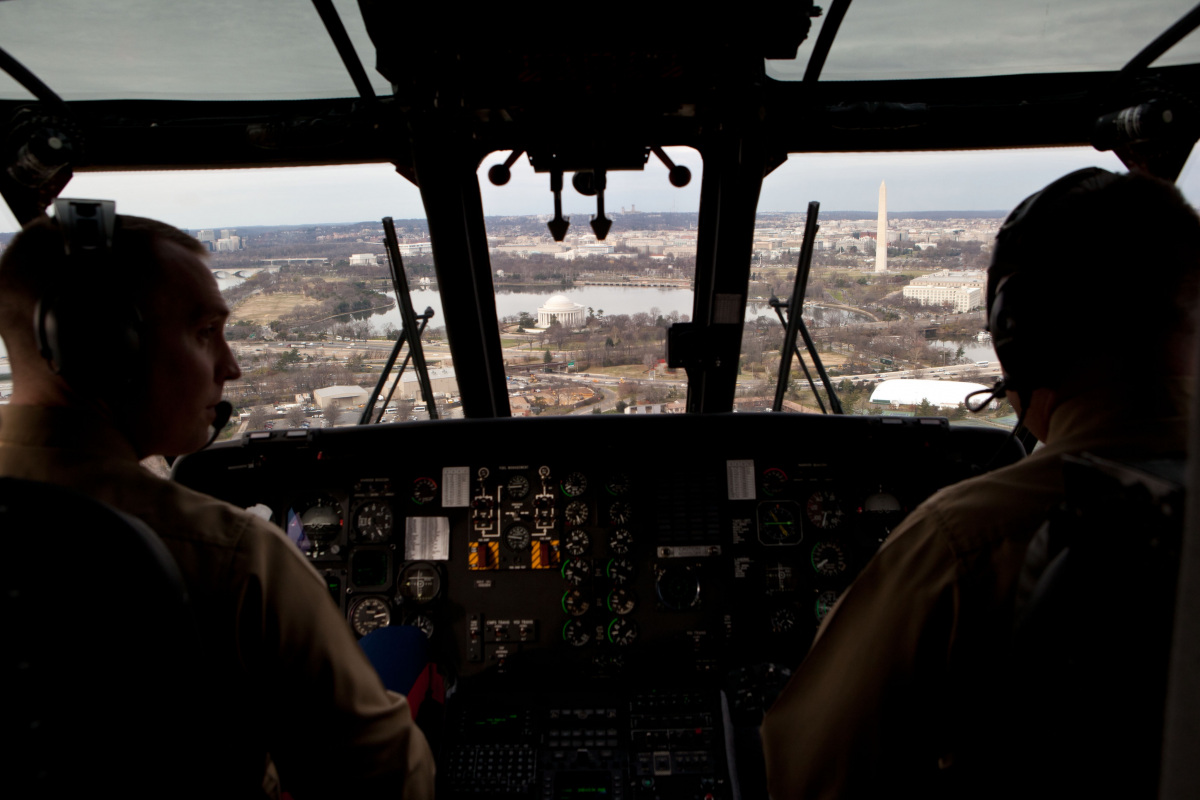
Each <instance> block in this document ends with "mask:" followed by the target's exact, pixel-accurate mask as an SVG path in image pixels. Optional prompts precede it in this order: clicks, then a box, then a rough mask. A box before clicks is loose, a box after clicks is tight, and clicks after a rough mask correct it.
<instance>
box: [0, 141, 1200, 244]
mask: <svg viewBox="0 0 1200 800" xmlns="http://www.w3.org/2000/svg"><path fill="white" fill-rule="evenodd" d="M668 152H669V153H670V154H671V157H672V159H674V160H675V161H676V163H681V164H684V165H687V166H689V167H690V168H691V169H692V171H693V178H692V181H691V183H690V184H689V185H688V186H686V187H684V188H682V189H676V188H674V187H672V186H671V185H670V184H669V182H668V180H667V174H666V169H665V168H663V167H662V165H661V164H659V163H658V162H657V160H656V159H653V158H652V159H651V160H650V161H649V163H648V164H647V166H646V170H645V171H644V172H613V173H610V175H609V179H608V185H609V189H608V191H607V192H606V196H605V204H606V207H607V208H608V209H610V210H613V211H619V210H620V209H621V208H622V207H623V206H624V207H627V208H628V207H632V206H637V207H638V208H639V209H641V210H642V211H649V212H660V211H696V210H698V208H699V191H700V183H701V166H702V165H701V162H700V156H699V153H698V152H697V151H695V150H691V149H690V148H668ZM503 157H504V154H503V153H495V154H492V155H491V156H489V157H488V158H486V159H484V161H483V164H482V166H481V169H480V176H481V177H480V191H481V194H482V197H483V209H484V214H485V215H487V216H525V215H537V214H548V213H550V212H551V211H552V208H553V205H552V199H551V195H550V191H549V185H548V183H549V179H548V177H547V176H546V175H538V174H535V173H534V172H533V169H532V167H531V166H530V165H529V163H528V161H527V160H526V159H524V158H522V159H519V160H518V162H517V163H516V164H515V165H514V167H513V170H512V176H513V177H512V180H511V181H510V182H509V184H508V185H506V186H502V187H497V186H492V185H491V183H490V182H489V181H488V180H487V178H486V176H485V173H486V170H487V168H488V167H490V166H491V165H492V164H494V163H497V162H499V161H501V160H502V159H503ZM1196 161H1197V159H1196V158H1195V157H1193V158H1192V159H1190V160H1189V162H1188V164H1187V165H1186V166H1185V168H1184V171H1183V173H1182V174H1181V176H1180V179H1179V182H1178V184H1179V186H1180V189H1181V191H1182V192H1183V194H1184V196H1185V197H1187V198H1188V200H1189V201H1190V202H1191V203H1192V204H1193V205H1196V204H1197V203H1198V202H1200V169H1197V168H1196V167H1195V163H1196ZM1091 165H1098V166H1102V167H1105V168H1107V169H1112V170H1115V171H1120V170H1123V167H1122V165H1121V163H1120V162H1119V160H1118V159H1117V158H1116V157H1115V156H1114V155H1113V154H1112V153H1100V152H1097V151H1095V150H1092V149H1091V148H1083V147H1077V148H1054V149H1051V148H1043V149H1038V150H1007V151H981V152H967V151H942V152H931V153H852V154H798V155H793V156H792V157H791V158H789V160H788V161H787V162H786V163H784V164H783V165H781V166H780V167H779V168H777V169H776V170H775V171H774V172H773V173H772V174H771V175H769V176H767V179H766V180H765V181H764V183H763V190H762V193H761V196H760V201H759V206H758V210H759V211H760V212H793V213H795V212H803V210H804V208H805V207H806V206H807V204H808V201H810V200H817V201H819V202H820V203H821V207H822V209H824V210H825V211H851V210H853V211H857V210H867V209H871V208H874V207H876V205H877V199H878V190H879V185H880V182H881V181H886V182H887V183H888V211H889V216H892V217H896V216H903V215H904V214H905V213H906V212H911V211H933V210H939V211H963V212H964V213H967V212H971V211H996V210H1002V209H1009V208H1012V207H1014V206H1016V204H1017V203H1019V202H1020V201H1021V200H1022V199H1023V198H1024V197H1026V196H1027V195H1029V194H1030V193H1032V192H1034V191H1036V190H1038V189H1039V188H1041V187H1042V186H1044V185H1045V184H1047V183H1049V182H1050V181H1052V180H1054V179H1055V178H1057V177H1059V176H1061V175H1063V174H1066V173H1068V172H1070V171H1072V170H1075V169H1079V168H1082V167H1084V166H1091ZM63 194H64V195H65V196H71V197H105V198H113V199H116V200H117V207H118V209H119V210H120V211H121V212H123V213H129V214H137V215H141V216H150V217H155V218H157V219H162V220H164V221H166V222H169V223H171V224H173V225H176V226H178V227H181V228H185V229H188V230H197V229H199V228H235V227H239V226H242V227H249V226H255V225H314V224H323V223H324V224H341V223H348V222H359V221H364V220H370V219H379V218H381V217H383V216H392V217H395V218H397V219H412V218H423V217H424V216H425V213H424V208H423V206H422V204H421V199H420V191H419V190H418V189H417V188H416V187H415V186H413V185H412V184H410V183H408V182H407V181H406V180H405V179H404V178H402V177H400V176H399V175H397V174H396V173H395V171H394V170H393V169H392V167H391V166H390V165H387V164H372V165H347V166H329V167H308V168H280V169H251V170H206V171H182V172H109V173H81V174H78V175H76V176H75V177H74V178H73V179H72V181H71V183H69V184H68V186H67V188H66V190H65V191H64V193H63ZM563 204H564V213H565V214H566V215H568V216H571V217H572V218H573V225H578V224H584V225H586V223H587V221H588V220H589V219H590V218H591V215H592V214H594V213H595V202H594V200H593V199H591V198H587V197H583V196H581V195H579V194H577V193H575V192H574V190H573V189H571V188H570V184H569V182H568V188H567V190H566V191H564V193H563ZM17 227H18V226H17V223H16V220H15V219H14V218H13V217H12V215H11V213H10V212H9V210H8V208H7V206H0V232H4V233H10V232H13V231H15V230H17Z"/></svg>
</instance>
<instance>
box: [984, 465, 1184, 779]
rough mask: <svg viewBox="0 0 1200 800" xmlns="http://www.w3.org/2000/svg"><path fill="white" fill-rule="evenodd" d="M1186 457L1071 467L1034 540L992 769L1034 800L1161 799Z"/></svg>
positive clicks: (1017, 616) (1017, 615) (1024, 578)
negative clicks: (1058, 506)
mask: <svg viewBox="0 0 1200 800" xmlns="http://www.w3.org/2000/svg"><path fill="white" fill-rule="evenodd" d="M1183 472H1184V461H1183V459H1179V460H1165V461H1156V462H1143V463H1138V464H1130V463H1116V462H1111V461H1106V460H1103V459H1099V458H1095V457H1091V456H1085V457H1082V458H1069V459H1066V460H1065V463H1064V480H1065V484H1066V489H1067V495H1066V502H1065V503H1064V506H1063V508H1062V510H1061V512H1060V513H1058V514H1056V515H1054V516H1053V517H1052V518H1051V519H1050V520H1049V521H1048V522H1047V524H1046V525H1044V526H1043V527H1042V529H1041V530H1039V531H1038V533H1037V535H1036V536H1035V537H1034V539H1033V542H1032V543H1031V545H1030V548H1029V551H1028V554H1027V558H1026V564H1025V571H1024V574H1023V575H1022V581H1021V583H1022V587H1023V588H1022V590H1021V591H1019V593H1018V599H1017V607H1016V609H1015V611H1016V613H1015V617H1014V618H1015V625H1014V632H1013V643H1012V651H1011V662H1010V665H1009V667H1010V669H1009V673H1008V677H1009V678H1010V680H1011V683H1010V685H1009V686H1008V687H1007V690H1008V691H1007V694H1006V697H1005V701H1004V703H1003V706H1004V712H1003V714H1002V724H1001V726H1000V730H999V732H998V736H997V744H996V747H997V750H998V754H997V759H996V762H997V763H996V769H997V770H1000V769H1007V770H1008V774H1009V776H1010V777H1009V779H1010V780H1011V784H1010V786H1009V791H1012V792H1018V793H1020V795H1021V796H1025V797H1062V796H1089V795H1093V794H1098V795H1103V796H1111V797H1153V796H1154V795H1155V793H1156V787H1157V784H1158V773H1159V763H1160V752H1161V747H1162V730H1163V712H1164V706H1165V694H1166V678H1167V662H1168V656H1169V653H1170V648H1171V632H1172V618H1173V615H1174V607H1175V586H1176V579H1177V574H1178V571H1179V550H1180V538H1181V531H1182V523H1183V512H1184V490H1183V477H1184V476H1183Z"/></svg>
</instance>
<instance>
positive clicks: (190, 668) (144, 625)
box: [0, 478, 208, 797]
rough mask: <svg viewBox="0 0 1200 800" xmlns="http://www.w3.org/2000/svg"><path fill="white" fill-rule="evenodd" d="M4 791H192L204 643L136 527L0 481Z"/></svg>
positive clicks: (159, 551)
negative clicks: (178, 788)
mask: <svg viewBox="0 0 1200 800" xmlns="http://www.w3.org/2000/svg"><path fill="white" fill-rule="evenodd" d="M0 532H2V533H0V535H3V537H4V555H3V561H2V563H3V580H4V599H3V609H4V610H3V615H4V616H3V631H4V659H3V664H4V670H5V677H4V680H3V681H2V686H3V688H2V689H0V691H3V693H4V703H3V705H4V725H5V727H6V728H7V729H8V731H9V733H8V735H7V736H6V737H5V740H6V742H8V743H9V744H7V745H6V746H5V748H4V761H6V762H10V763H8V764H7V765H6V766H5V768H4V775H5V778H4V785H5V787H6V789H7V790H8V791H11V792H13V794H12V796H14V797H18V796H19V797H66V796H70V795H74V794H77V793H78V794H80V795H83V794H85V793H87V794H90V793H95V792H97V791H99V790H101V787H111V788H112V789H113V790H114V791H116V792H117V793H119V794H120V795H121V796H123V797H129V796H150V795H156V796H164V795H166V796H172V795H178V794H188V793H189V791H187V790H186V789H185V790H183V791H179V790H177V787H180V786H183V787H187V786H194V785H195V784H196V778H197V776H198V775H199V776H201V780H202V773H197V772H196V770H197V769H202V768H203V766H202V765H199V766H198V765H196V764H195V763H193V760H194V758H195V756H196V754H197V753H199V752H201V748H200V747H199V745H200V744H201V739H202V738H203V737H204V736H205V735H207V733H208V732H206V731H202V730H201V729H200V728H199V727H198V726H196V725H195V724H194V722H195V720H196V717H194V716H193V715H194V714H195V713H196V712H197V711H198V710H199V709H197V707H196V706H197V705H198V704H199V703H201V702H202V700H201V699H200V698H201V697H202V694H203V693H202V692H193V688H200V686H201V685H202V684H197V683H196V681H202V676H199V675H196V674H195V671H196V668H197V666H198V665H199V664H200V663H201V662H200V659H199V658H198V655H199V644H198V638H197V635H196V628H195V624H194V622H193V620H192V617H191V613H190V608H189V604H188V598H187V592H186V590H185V588H184V583H183V580H182V578H181V576H180V573H179V569H178V567H177V566H176V564H175V562H174V560H173V559H172V558H171V555H170V554H169V553H168V552H167V550H166V548H165V547H164V546H163V544H162V542H161V541H160V540H159V538H158V537H157V536H156V535H155V534H154V533H153V532H152V531H151V530H150V529H149V528H148V527H146V526H145V525H144V524H143V523H141V522H140V521H138V520H136V519H134V518H132V517H130V516H128V515H126V514H123V513H121V512H119V511H116V510H115V509H113V508H111V507H109V506H107V505H104V504H103V503H100V502H97V501H95V500H92V499H90V498H88V497H85V496H84V495H81V494H79V493H77V492H74V491H71V490H68V489H65V488H62V487H59V486H53V485H49V484H44V483H36V482H31V481H24V480H16V479H11V478H5V479H0Z"/></svg>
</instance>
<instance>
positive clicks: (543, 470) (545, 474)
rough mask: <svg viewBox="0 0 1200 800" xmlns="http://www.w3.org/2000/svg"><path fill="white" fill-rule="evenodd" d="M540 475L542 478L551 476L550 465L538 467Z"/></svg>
mask: <svg viewBox="0 0 1200 800" xmlns="http://www.w3.org/2000/svg"><path fill="white" fill-rule="evenodd" d="M538 476H539V477H542V478H549V477H550V468H549V467H538Z"/></svg>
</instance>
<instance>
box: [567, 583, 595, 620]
mask: <svg viewBox="0 0 1200 800" xmlns="http://www.w3.org/2000/svg"><path fill="white" fill-rule="evenodd" d="M591 607H592V604H591V601H589V600H588V599H587V596H586V595H584V593H583V592H581V591H579V590H578V589H571V590H569V591H566V592H563V596H562V609H563V611H565V612H566V613H568V614H570V615H571V616H572V617H582V616H583V615H584V614H586V613H587V612H588V609H589V608H591Z"/></svg>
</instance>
